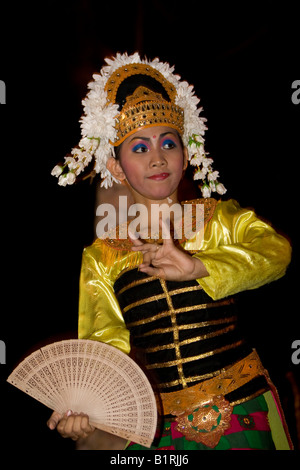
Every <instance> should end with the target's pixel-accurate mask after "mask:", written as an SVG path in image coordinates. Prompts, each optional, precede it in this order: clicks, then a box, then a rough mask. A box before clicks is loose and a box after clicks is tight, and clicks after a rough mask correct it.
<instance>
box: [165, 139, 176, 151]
mask: <svg viewBox="0 0 300 470" xmlns="http://www.w3.org/2000/svg"><path fill="white" fill-rule="evenodd" d="M175 147H176V143H175V142H174V141H173V140H171V139H166V140H164V141H163V143H162V148H164V149H167V150H171V149H173V148H175Z"/></svg>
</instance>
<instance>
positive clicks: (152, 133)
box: [124, 126, 177, 143]
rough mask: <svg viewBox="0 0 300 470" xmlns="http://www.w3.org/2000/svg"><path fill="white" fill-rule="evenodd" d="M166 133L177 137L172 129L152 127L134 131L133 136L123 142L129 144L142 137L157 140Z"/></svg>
mask: <svg viewBox="0 0 300 470" xmlns="http://www.w3.org/2000/svg"><path fill="white" fill-rule="evenodd" d="M166 133H171V134H173V135H174V136H177V132H176V130H175V129H173V128H172V127H168V126H153V127H146V128H144V129H140V130H138V131H136V132H135V133H134V134H132V135H131V136H129V137H127V139H125V141H124V143H125V142H131V141H132V140H133V139H137V138H143V137H147V138H159V136H160V135H162V134H166Z"/></svg>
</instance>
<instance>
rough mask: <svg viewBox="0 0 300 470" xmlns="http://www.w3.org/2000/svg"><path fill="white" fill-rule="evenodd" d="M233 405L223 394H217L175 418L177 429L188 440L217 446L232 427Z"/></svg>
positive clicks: (208, 445)
mask: <svg viewBox="0 0 300 470" xmlns="http://www.w3.org/2000/svg"><path fill="white" fill-rule="evenodd" d="M232 409H233V407H232V406H231V405H230V403H229V402H228V401H227V400H225V398H224V397H223V396H215V397H212V398H211V399H209V400H207V401H205V402H202V403H201V404H200V405H198V406H197V407H196V408H195V409H192V410H187V411H185V412H184V413H182V414H180V415H179V416H177V417H176V418H175V421H176V422H177V430H178V431H179V432H181V433H182V434H183V435H184V436H185V438H186V439H187V440H188V441H196V442H201V443H202V444H204V445H206V446H207V447H211V448H213V447H216V445H217V444H218V443H219V441H220V439H221V437H222V436H223V434H224V432H225V431H226V429H228V428H229V427H230V421H231V413H232Z"/></svg>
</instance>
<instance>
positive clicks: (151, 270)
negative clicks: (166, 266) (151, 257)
mask: <svg viewBox="0 0 300 470" xmlns="http://www.w3.org/2000/svg"><path fill="white" fill-rule="evenodd" d="M139 270H140V271H141V272H143V273H146V274H148V276H155V277H159V278H160V279H165V278H166V275H165V272H164V270H163V268H158V267H157V268H156V267H154V266H149V265H148V264H147V265H146V264H141V265H140V266H139Z"/></svg>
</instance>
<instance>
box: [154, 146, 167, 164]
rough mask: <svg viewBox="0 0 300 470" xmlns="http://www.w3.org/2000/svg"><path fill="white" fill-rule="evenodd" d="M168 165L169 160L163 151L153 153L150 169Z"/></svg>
mask: <svg viewBox="0 0 300 470" xmlns="http://www.w3.org/2000/svg"><path fill="white" fill-rule="evenodd" d="M166 165H167V160H166V159H165V156H164V154H163V152H162V151H161V149H157V150H155V151H153V152H152V155H151V159H150V167H151V168H155V167H157V168H161V167H165V166H166Z"/></svg>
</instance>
